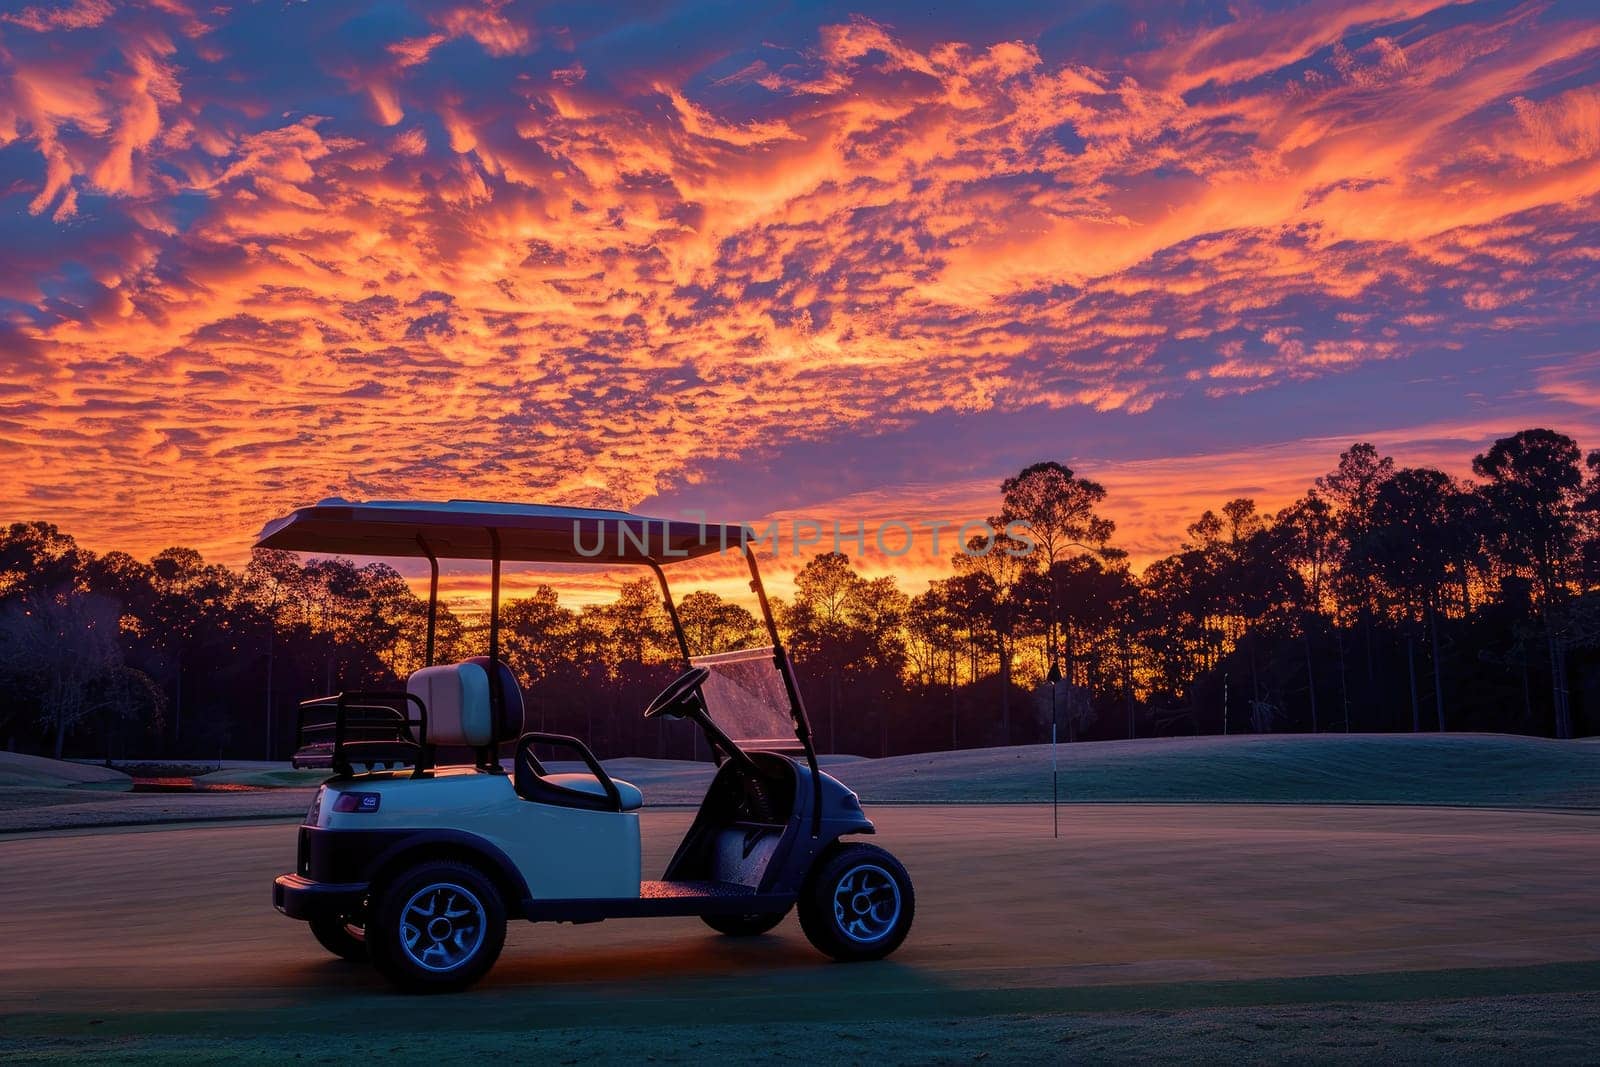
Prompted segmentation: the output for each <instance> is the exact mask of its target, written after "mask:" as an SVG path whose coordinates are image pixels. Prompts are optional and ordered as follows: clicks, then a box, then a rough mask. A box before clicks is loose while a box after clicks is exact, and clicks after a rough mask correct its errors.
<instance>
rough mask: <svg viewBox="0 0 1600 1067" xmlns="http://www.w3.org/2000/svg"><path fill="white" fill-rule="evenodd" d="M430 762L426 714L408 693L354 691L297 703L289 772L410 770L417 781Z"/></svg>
mask: <svg viewBox="0 0 1600 1067" xmlns="http://www.w3.org/2000/svg"><path fill="white" fill-rule="evenodd" d="M413 709H414V710H415V712H416V715H415V717H412V715H411V714H410V712H411V711H412V710H413ZM433 762H434V760H433V746H432V745H430V744H428V709H427V707H426V706H425V705H424V704H423V703H422V699H421V698H420V697H418V696H416V695H414V694H412V693H406V692H402V691H398V690H395V691H387V690H353V691H347V692H341V693H337V694H335V695H333V696H325V697H317V698H316V699H314V700H305V701H302V702H301V703H300V713H299V720H298V722H297V723H296V726H295V753H294V759H293V760H292V761H291V762H290V766H292V767H295V768H297V769H298V768H302V767H303V768H312V769H317V770H331V771H333V772H334V773H335V774H339V775H345V776H349V775H352V774H355V773H356V767H358V766H360V767H362V768H363V769H364V770H366V771H373V770H393V769H395V768H397V767H412V768H414V771H413V774H414V775H415V776H416V777H421V776H422V775H423V774H424V773H426V772H427V771H428V770H430V769H432V767H433Z"/></svg>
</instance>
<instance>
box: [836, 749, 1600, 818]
mask: <svg viewBox="0 0 1600 1067" xmlns="http://www.w3.org/2000/svg"><path fill="white" fill-rule="evenodd" d="M1057 752H1058V758H1059V760H1060V767H1061V786H1062V799H1063V800H1064V801H1066V802H1069V803H1070V802H1078V803H1116V802H1129V801H1145V802H1201V803H1259V804H1448V805H1459V806H1464V807H1530V808H1568V809H1597V808H1600V744H1592V743H1586V742H1572V741H1550V740H1546V739H1544V738H1536V737H1513V736H1509V735H1505V734H1444V735H1437V734H1315V735H1305V734H1286V735H1272V734H1263V735H1244V736H1234V737H1193V738H1170V739H1156V740H1144V741H1102V742H1096V743H1092V744H1075V745H1061V746H1059V747H1058V749H1057ZM832 773H834V774H835V775H836V776H837V777H839V778H840V779H842V780H843V781H844V782H846V783H847V784H848V785H849V786H850V787H851V788H852V789H855V790H856V791H857V792H859V793H860V794H861V796H862V798H863V799H868V800H876V801H879V802H883V801H921V802H933V803H950V802H956V801H959V802H963V803H983V802H987V803H992V802H996V801H1003V802H1030V801H1033V802H1037V801H1048V800H1049V799H1050V749H1049V746H1047V745H1029V746H1022V747H1017V748H995V749H968V750H965V751H960V752H937V753H929V754H927V755H918V756H894V757H891V758H889V759H877V760H860V761H854V762H848V763H842V764H840V765H839V766H838V767H837V768H833V769H832Z"/></svg>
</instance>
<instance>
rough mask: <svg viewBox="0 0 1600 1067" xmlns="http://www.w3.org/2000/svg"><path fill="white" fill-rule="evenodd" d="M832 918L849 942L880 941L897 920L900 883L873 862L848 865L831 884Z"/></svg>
mask: <svg viewBox="0 0 1600 1067" xmlns="http://www.w3.org/2000/svg"><path fill="white" fill-rule="evenodd" d="M833 918H834V921H835V922H837V923H838V924H839V929H840V930H841V931H842V932H843V933H844V936H846V937H848V938H849V939H850V940H852V941H856V942H859V943H861V944H871V943H872V942H874V941H881V940H883V939H884V938H885V937H887V936H888V935H889V931H891V930H893V929H894V926H895V923H896V922H898V921H899V919H900V886H899V884H898V883H897V882H896V881H895V880H894V876H893V875H891V874H890V873H889V872H888V871H886V870H884V869H883V868H882V867H879V866H877V865H876V864H872V863H863V864H861V865H860V866H858V867H852V868H850V870H848V871H846V872H845V874H844V877H842V878H840V879H839V883H838V885H836V886H835V887H834V890H833Z"/></svg>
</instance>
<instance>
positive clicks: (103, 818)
mask: <svg viewBox="0 0 1600 1067" xmlns="http://www.w3.org/2000/svg"><path fill="white" fill-rule="evenodd" d="M1058 758H1059V761H1060V769H1061V799H1062V801H1063V802H1064V803H1066V804H1083V803H1096V804H1107V803H1113V804H1114V803H1209V804H1407V805H1430V806H1431V805H1445V806H1454V807H1481V808H1541V809H1553V810H1565V811H1596V810H1600V743H1596V742H1592V741H1550V740H1545V739H1542V738H1534V737H1514V736H1508V735H1504V734H1446V735H1443V736H1440V735H1437V734H1317V735H1305V734H1284V735H1261V736H1254V735H1249V736H1234V737H1199V738H1172V739H1153V740H1139V741H1104V742H1096V743H1080V744H1074V745H1061V746H1059V749H1058ZM822 765H823V768H824V769H825V770H826V771H828V773H830V774H833V775H834V776H836V777H837V778H839V779H840V780H842V781H843V782H844V783H845V784H846V785H849V786H850V787H851V788H852V789H854V790H856V791H857V792H858V793H859V794H860V795H861V798H862V799H863V800H864V801H866V802H868V803H878V804H885V803H912V804H1025V803H1041V802H1048V801H1049V799H1050V748H1049V746H1046V745H1024V746H1018V747H1014V748H989V749H969V750H965V751H959V752H932V753H926V754H922V755H915V756H894V757H890V758H888V759H863V758H860V757H856V756H823V757H822ZM606 766H607V768H608V769H609V770H610V772H611V773H612V774H613V775H615V776H616V777H618V778H622V779H624V780H626V781H630V782H632V783H633V784H634V785H637V786H638V787H639V788H640V789H642V790H643V791H644V795H645V803H646V804H648V805H652V806H677V805H693V804H698V803H699V802H700V799H701V797H703V796H704V795H705V789H706V785H707V783H708V782H709V781H710V778H711V774H712V768H711V765H710V764H708V763H690V762H685V761H680V760H655V759H640V758H627V759H613V760H607V761H606ZM551 767H552V769H554V770H559V771H576V770H582V769H583V768H582V767H581V766H580V765H578V764H576V763H552V764H551ZM324 777H325V775H324V773H323V772H320V771H296V770H292V769H290V768H289V766H288V765H287V764H284V763H265V762H229V763H226V764H224V765H223V767H222V768H221V769H220V770H217V771H213V772H211V773H209V774H205V775H203V776H201V777H200V778H198V779H197V781H200V782H203V783H212V784H228V785H233V786H242V787H247V788H250V789H255V790H260V791H259V792H240V793H213V794H167V795H162V796H152V795H149V794H144V795H139V794H131V793H128V792H126V790H127V789H128V786H129V780H128V778H127V777H126V776H124V775H122V774H121V773H119V772H116V771H108V770H105V769H104V768H101V767H97V766H94V765H84V764H75V763H58V762H56V761H54V760H47V759H40V758H38V757H34V756H18V755H15V754H10V753H0V833H5V832H13V833H14V832H19V831H30V830H50V829H64V828H70V827H86V826H113V825H139V824H144V823H159V822H189V821H196V820H207V819H239V818H256V819H259V818H292V817H294V816H297V815H299V814H300V813H301V812H303V811H304V810H305V807H306V805H307V804H308V803H309V802H310V790H311V789H312V788H313V787H314V786H315V785H316V784H317V783H318V782H320V781H322V780H323V779H324Z"/></svg>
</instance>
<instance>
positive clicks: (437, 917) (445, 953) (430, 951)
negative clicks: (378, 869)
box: [367, 860, 506, 993]
mask: <svg viewBox="0 0 1600 1067" xmlns="http://www.w3.org/2000/svg"><path fill="white" fill-rule="evenodd" d="M430 914H431V915H432V916H433V918H431V919H427V916H428V915H430ZM419 920H426V921H425V922H422V923H420V924H419ZM505 941H506V909H505V903H504V902H503V901H502V900H501V899H500V893H499V891H498V890H497V889H495V886H494V883H493V882H491V881H490V880H489V878H488V876H487V875H485V874H484V873H483V872H482V871H480V870H478V868H476V867H473V866H470V865H468V864H465V863H457V862H455V861H453V860H431V861H429V862H426V863H420V864H418V865H417V866H415V867H412V868H410V869H409V870H406V871H403V872H401V873H400V874H399V875H398V876H397V877H395V878H392V879H390V880H389V881H388V883H387V884H386V885H385V886H384V887H383V889H382V890H381V891H380V892H379V893H378V894H377V895H376V897H375V898H374V900H373V904H372V909H371V916H370V918H369V920H368V922H367V951H368V953H369V954H370V955H371V957H372V962H373V965H374V966H376V967H377V968H378V972H379V973H380V974H382V975H383V976H384V977H385V978H387V979H388V980H389V981H390V982H392V983H393V984H394V985H395V986H396V987H398V988H399V989H402V990H404V991H406V992H408V993H454V992H457V991H459V990H462V989H465V988H467V987H468V986H470V985H471V984H472V983H474V982H476V981H477V980H478V979H479V978H482V977H483V976H484V975H485V974H486V973H488V970H489V968H490V967H493V966H494V961H495V960H496V959H498V958H499V956H500V949H501V948H502V947H504V945H505ZM424 961H429V962H424Z"/></svg>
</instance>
